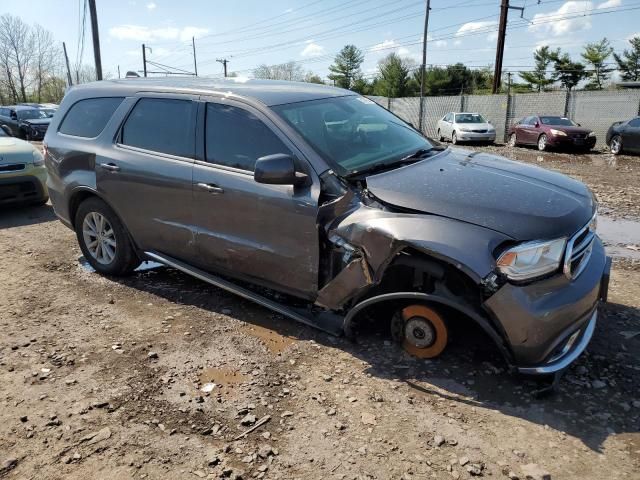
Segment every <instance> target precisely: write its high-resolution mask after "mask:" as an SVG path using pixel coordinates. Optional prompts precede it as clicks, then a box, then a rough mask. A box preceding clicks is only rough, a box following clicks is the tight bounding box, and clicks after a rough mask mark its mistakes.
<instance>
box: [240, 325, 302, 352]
mask: <svg viewBox="0 0 640 480" xmlns="http://www.w3.org/2000/svg"><path fill="white" fill-rule="evenodd" d="M241 330H242V332H243V333H246V334H247V335H251V336H252V337H255V338H257V339H259V340H262V342H263V343H264V344H265V346H266V347H267V350H269V351H270V352H271V353H275V354H278V353H281V352H283V351H284V350H286V349H287V348H288V347H289V346H290V345H291V344H293V339H291V338H289V337H285V336H282V335H280V334H279V333H277V332H275V331H273V330H271V329H269V328H265V327H261V326H260V325H245V326H244V327H242V328H241Z"/></svg>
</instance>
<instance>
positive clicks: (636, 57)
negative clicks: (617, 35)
mask: <svg viewBox="0 0 640 480" xmlns="http://www.w3.org/2000/svg"><path fill="white" fill-rule="evenodd" d="M629 43H630V44H631V50H625V51H624V52H622V55H618V54H617V53H614V54H613V58H614V59H615V61H616V63H617V64H618V70H620V73H621V74H622V79H623V80H631V81H638V80H640V36H636V37H633V38H631V39H629Z"/></svg>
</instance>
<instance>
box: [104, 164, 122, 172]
mask: <svg viewBox="0 0 640 480" xmlns="http://www.w3.org/2000/svg"><path fill="white" fill-rule="evenodd" d="M100 168H102V169H103V170H108V171H110V172H119V171H120V167H119V166H118V165H116V164H115V163H101V164H100Z"/></svg>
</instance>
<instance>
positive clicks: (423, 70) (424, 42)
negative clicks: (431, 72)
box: [418, 0, 431, 133]
mask: <svg viewBox="0 0 640 480" xmlns="http://www.w3.org/2000/svg"><path fill="white" fill-rule="evenodd" d="M429 10H431V0H427V10H426V11H425V12H424V33H423V35H422V65H420V113H419V115H420V117H419V118H418V130H420V133H422V115H423V113H424V77H425V74H426V73H427V31H428V30H429Z"/></svg>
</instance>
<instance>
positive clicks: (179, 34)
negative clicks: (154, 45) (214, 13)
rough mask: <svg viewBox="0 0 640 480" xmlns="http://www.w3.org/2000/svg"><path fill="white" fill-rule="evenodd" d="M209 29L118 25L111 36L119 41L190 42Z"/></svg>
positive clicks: (110, 33) (112, 28)
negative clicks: (192, 38)
mask: <svg viewBox="0 0 640 480" xmlns="http://www.w3.org/2000/svg"><path fill="white" fill-rule="evenodd" d="M208 31H209V29H207V28H200V27H190V26H189V27H184V28H176V27H160V28H149V27H143V26H140V25H118V26H116V27H111V28H110V29H109V35H110V36H112V37H114V38H117V39H118V40H135V41H137V42H150V41H154V40H180V41H186V40H190V39H191V37H197V36H200V35H204V34H205V33H207V32H208Z"/></svg>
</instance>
